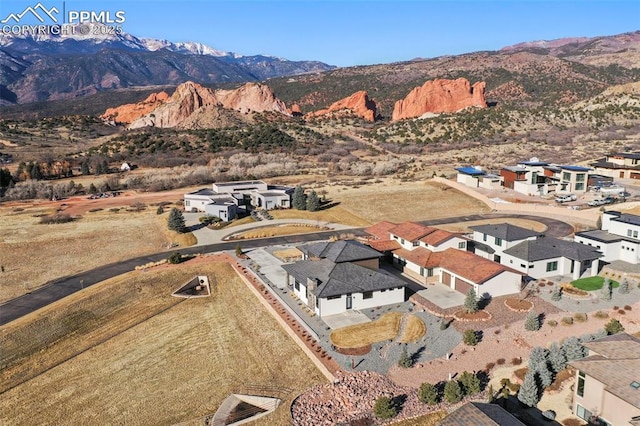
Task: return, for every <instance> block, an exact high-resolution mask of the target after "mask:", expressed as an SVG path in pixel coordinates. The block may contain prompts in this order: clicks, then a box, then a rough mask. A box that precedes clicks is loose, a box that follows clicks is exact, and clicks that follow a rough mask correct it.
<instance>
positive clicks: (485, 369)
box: [484, 362, 496, 373]
mask: <svg viewBox="0 0 640 426" xmlns="http://www.w3.org/2000/svg"><path fill="white" fill-rule="evenodd" d="M495 366H496V363H495V362H488V363H487V365H485V366H484V371H486V372H487V373H488V372H489V371H491V369H492V368H493V367H495Z"/></svg>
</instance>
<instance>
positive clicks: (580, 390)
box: [576, 371, 585, 397]
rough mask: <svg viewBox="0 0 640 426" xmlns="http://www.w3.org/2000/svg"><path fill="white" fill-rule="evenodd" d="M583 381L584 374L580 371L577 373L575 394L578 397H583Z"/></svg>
mask: <svg viewBox="0 0 640 426" xmlns="http://www.w3.org/2000/svg"><path fill="white" fill-rule="evenodd" d="M584 379H585V375H584V372H582V371H580V372H579V373H578V389H577V391H576V393H577V394H578V396H580V397H583V396H584Z"/></svg>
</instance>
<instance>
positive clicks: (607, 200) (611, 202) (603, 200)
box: [602, 197, 616, 204]
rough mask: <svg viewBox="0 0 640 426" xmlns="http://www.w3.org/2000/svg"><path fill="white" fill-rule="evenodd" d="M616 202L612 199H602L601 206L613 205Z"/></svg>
mask: <svg viewBox="0 0 640 426" xmlns="http://www.w3.org/2000/svg"><path fill="white" fill-rule="evenodd" d="M615 202H616V199H615V198H613V197H607V198H603V199H602V204H613V203H615Z"/></svg>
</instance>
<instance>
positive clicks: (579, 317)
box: [573, 312, 587, 322]
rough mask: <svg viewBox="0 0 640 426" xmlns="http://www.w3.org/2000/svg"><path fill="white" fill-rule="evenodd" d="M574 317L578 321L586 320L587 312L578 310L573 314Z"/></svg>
mask: <svg viewBox="0 0 640 426" xmlns="http://www.w3.org/2000/svg"><path fill="white" fill-rule="evenodd" d="M573 318H574V319H575V320H576V321H578V322H585V321H586V320H587V314H585V313H584V312H576V313H575V314H573Z"/></svg>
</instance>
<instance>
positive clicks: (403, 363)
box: [398, 346, 413, 368]
mask: <svg viewBox="0 0 640 426" xmlns="http://www.w3.org/2000/svg"><path fill="white" fill-rule="evenodd" d="M412 365H413V361H412V360H411V357H410V356H409V354H408V353H407V347H406V346H403V347H402V352H401V353H400V358H399V359H398V366H400V367H402V368H411V366H412Z"/></svg>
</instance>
